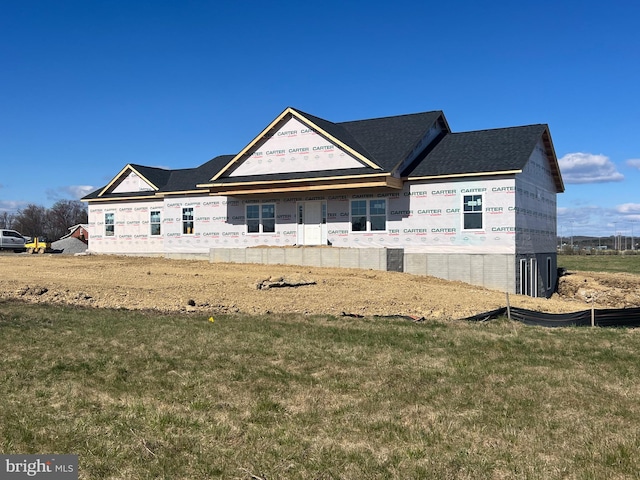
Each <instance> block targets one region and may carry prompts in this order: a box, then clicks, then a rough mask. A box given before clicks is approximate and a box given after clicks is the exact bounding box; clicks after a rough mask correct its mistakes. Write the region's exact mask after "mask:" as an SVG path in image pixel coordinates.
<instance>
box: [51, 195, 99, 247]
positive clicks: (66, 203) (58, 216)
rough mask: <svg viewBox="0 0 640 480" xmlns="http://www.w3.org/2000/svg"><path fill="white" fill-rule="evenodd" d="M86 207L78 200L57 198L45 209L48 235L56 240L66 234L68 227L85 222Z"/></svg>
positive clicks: (86, 220)
mask: <svg viewBox="0 0 640 480" xmlns="http://www.w3.org/2000/svg"><path fill="white" fill-rule="evenodd" d="M88 220H89V219H88V216H87V208H86V207H85V205H84V204H83V203H82V202H81V201H79V200H58V201H57V202H56V203H54V204H53V206H52V207H51V208H50V209H49V210H48V211H47V221H48V230H47V231H48V233H47V234H48V236H49V237H50V238H51V239H53V240H57V239H58V238H60V237H62V236H64V235H66V234H67V232H68V229H69V227H73V226H74V225H78V224H79V223H87V222H88Z"/></svg>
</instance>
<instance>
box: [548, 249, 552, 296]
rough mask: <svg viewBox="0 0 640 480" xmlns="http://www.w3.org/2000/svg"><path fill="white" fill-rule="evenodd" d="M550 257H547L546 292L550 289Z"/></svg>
mask: <svg viewBox="0 0 640 480" xmlns="http://www.w3.org/2000/svg"><path fill="white" fill-rule="evenodd" d="M551 278H552V275H551V257H547V290H550V289H551Z"/></svg>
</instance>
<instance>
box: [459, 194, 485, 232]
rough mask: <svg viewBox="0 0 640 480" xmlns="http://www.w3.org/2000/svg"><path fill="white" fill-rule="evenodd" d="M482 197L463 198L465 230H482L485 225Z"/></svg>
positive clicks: (463, 226)
mask: <svg viewBox="0 0 640 480" xmlns="http://www.w3.org/2000/svg"><path fill="white" fill-rule="evenodd" d="M483 203H484V201H483V198H482V195H481V194H480V195H464V196H463V198H462V215H463V219H462V228H463V230H482V229H483V228H484V225H483V223H484V222H483V215H484V209H483Z"/></svg>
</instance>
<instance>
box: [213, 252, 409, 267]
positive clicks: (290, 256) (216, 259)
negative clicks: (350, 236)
mask: <svg viewBox="0 0 640 480" xmlns="http://www.w3.org/2000/svg"><path fill="white" fill-rule="evenodd" d="M387 252H388V250H387V249H386V248H339V247H331V248H327V247H300V248H287V247H283V248H278V247H267V248H260V247H255V248H212V249H211V250H210V253H209V261H210V262H211V263H262V264H273V265H275V264H282V265H304V266H309V267H339V268H363V269H367V270H387ZM396 256H397V253H396Z"/></svg>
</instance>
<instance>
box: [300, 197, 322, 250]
mask: <svg viewBox="0 0 640 480" xmlns="http://www.w3.org/2000/svg"><path fill="white" fill-rule="evenodd" d="M322 206H323V202H304V203H300V204H298V245H323V244H324V243H325V242H324V241H323V237H324V236H325V235H324V234H323V233H324V230H325V229H324V226H325V223H324V221H323V220H324V219H323V212H322Z"/></svg>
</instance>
